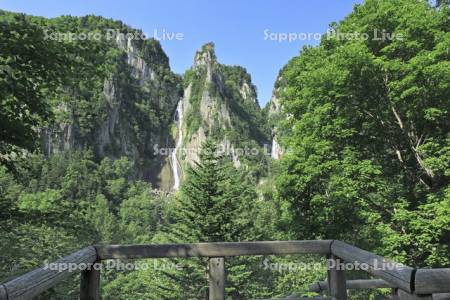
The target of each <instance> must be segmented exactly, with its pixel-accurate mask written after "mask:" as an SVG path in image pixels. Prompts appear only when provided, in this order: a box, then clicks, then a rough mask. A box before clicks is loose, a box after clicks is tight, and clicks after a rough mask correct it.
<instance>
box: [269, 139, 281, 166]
mask: <svg viewBox="0 0 450 300" xmlns="http://www.w3.org/2000/svg"><path fill="white" fill-rule="evenodd" d="M271 156H272V158H273V159H275V160H278V159H280V156H281V147H280V144H278V142H277V140H276V139H275V137H273V138H272V153H271Z"/></svg>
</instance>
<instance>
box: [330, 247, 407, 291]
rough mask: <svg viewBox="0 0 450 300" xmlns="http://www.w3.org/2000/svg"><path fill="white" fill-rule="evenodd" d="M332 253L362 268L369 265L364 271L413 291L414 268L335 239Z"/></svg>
mask: <svg viewBox="0 0 450 300" xmlns="http://www.w3.org/2000/svg"><path fill="white" fill-rule="evenodd" d="M331 253H333V254H334V255H336V256H338V257H340V258H342V259H343V260H344V261H345V262H348V263H353V264H358V265H360V266H361V268H366V267H367V270H364V271H366V272H368V273H369V274H372V275H373V276H375V277H379V278H381V279H384V280H385V281H387V282H389V283H391V284H393V285H394V286H396V287H398V288H400V289H403V290H405V291H407V292H409V293H411V292H412V288H413V282H412V276H413V273H414V269H413V268H410V267H408V266H405V265H402V264H400V263H396V262H393V261H391V260H388V259H385V258H383V257H381V256H378V255H375V254H373V253H370V252H368V251H365V250H362V249H359V248H357V247H354V246H351V245H349V244H346V243H343V242H340V241H333V243H332V244H331Z"/></svg>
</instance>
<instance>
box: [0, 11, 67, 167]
mask: <svg viewBox="0 0 450 300" xmlns="http://www.w3.org/2000/svg"><path fill="white" fill-rule="evenodd" d="M67 65H68V59H67V58H66V57H65V55H64V47H61V46H60V45H58V44H57V42H56V41H53V40H51V39H48V38H46V35H45V33H44V30H43V28H42V27H39V26H37V25H35V24H33V23H31V22H30V21H29V20H28V19H27V17H26V16H25V15H18V14H14V15H11V14H7V13H5V12H3V11H0V104H1V109H0V162H1V163H8V162H10V161H11V159H14V157H15V156H14V154H16V155H17V154H19V153H20V152H21V151H23V150H24V149H25V150H30V151H31V150H35V149H36V148H37V146H38V142H37V137H38V132H37V128H38V127H40V126H42V125H43V124H44V122H45V121H48V120H49V119H50V116H51V108H50V106H49V103H48V98H49V97H51V95H52V94H54V93H55V92H56V90H57V89H58V87H59V86H60V84H61V83H62V80H63V78H64V76H65V73H66V72H65V70H67Z"/></svg>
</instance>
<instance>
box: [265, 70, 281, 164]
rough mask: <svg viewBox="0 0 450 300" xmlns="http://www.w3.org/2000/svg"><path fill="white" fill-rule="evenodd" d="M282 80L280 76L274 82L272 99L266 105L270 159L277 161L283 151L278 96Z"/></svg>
mask: <svg viewBox="0 0 450 300" xmlns="http://www.w3.org/2000/svg"><path fill="white" fill-rule="evenodd" d="M283 85H284V83H283V79H282V76H281V74H280V75H279V76H278V77H277V79H276V81H275V87H274V89H273V92H272V97H271V98H270V101H269V102H268V103H267V106H266V111H267V119H268V120H267V122H268V126H269V128H270V131H271V138H272V145H271V157H272V158H273V159H275V160H278V159H280V158H281V156H282V155H283V149H282V147H281V146H280V143H279V139H280V135H281V133H280V131H279V122H280V121H281V120H282V119H283V112H282V106H281V103H280V94H281V91H282V89H283Z"/></svg>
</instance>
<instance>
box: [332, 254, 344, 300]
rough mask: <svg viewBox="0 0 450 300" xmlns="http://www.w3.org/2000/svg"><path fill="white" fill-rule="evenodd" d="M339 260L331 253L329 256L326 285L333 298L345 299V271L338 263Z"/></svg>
mask: <svg viewBox="0 0 450 300" xmlns="http://www.w3.org/2000/svg"><path fill="white" fill-rule="evenodd" d="M340 263H341V260H340V259H339V258H338V257H337V256H335V255H333V254H331V255H330V256H329V264H328V266H329V268H328V286H329V293H330V296H331V297H332V298H333V299H337V300H347V287H346V282H345V273H344V270H343V269H342V268H340V266H339V264H340Z"/></svg>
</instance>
